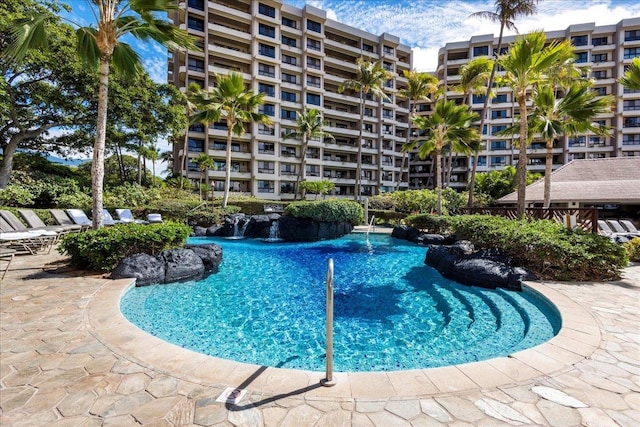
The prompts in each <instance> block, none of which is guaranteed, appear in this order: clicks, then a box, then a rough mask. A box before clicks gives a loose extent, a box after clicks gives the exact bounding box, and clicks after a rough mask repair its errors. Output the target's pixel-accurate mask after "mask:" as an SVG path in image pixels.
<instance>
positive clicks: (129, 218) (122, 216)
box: [116, 209, 147, 224]
mask: <svg viewBox="0 0 640 427" xmlns="http://www.w3.org/2000/svg"><path fill="white" fill-rule="evenodd" d="M116 216H117V217H118V219H119V220H120V222H123V223H128V222H134V223H136V224H146V223H147V221H145V220H143V219H135V218H134V217H133V213H132V212H131V209H116Z"/></svg>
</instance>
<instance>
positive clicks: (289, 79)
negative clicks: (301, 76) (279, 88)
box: [282, 73, 298, 84]
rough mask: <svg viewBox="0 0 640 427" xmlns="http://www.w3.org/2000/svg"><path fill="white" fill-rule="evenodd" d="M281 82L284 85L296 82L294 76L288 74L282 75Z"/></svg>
mask: <svg viewBox="0 0 640 427" xmlns="http://www.w3.org/2000/svg"><path fill="white" fill-rule="evenodd" d="M282 81H283V82H285V83H293V84H296V82H297V81H298V80H297V78H296V76H294V75H293V74H289V73H282Z"/></svg>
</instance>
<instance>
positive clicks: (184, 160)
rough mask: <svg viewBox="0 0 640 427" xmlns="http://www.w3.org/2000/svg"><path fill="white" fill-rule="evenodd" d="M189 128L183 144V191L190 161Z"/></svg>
mask: <svg viewBox="0 0 640 427" xmlns="http://www.w3.org/2000/svg"><path fill="white" fill-rule="evenodd" d="M188 141H189V128H187V131H186V132H185V134H184V142H183V143H182V157H180V189H181V190H182V189H183V188H184V180H185V179H187V177H186V170H187V161H188V159H189V156H188V155H187V149H188V147H189V142H188ZM179 152H180V150H178V153H179Z"/></svg>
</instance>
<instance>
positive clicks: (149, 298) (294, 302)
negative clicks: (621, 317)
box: [121, 234, 561, 372]
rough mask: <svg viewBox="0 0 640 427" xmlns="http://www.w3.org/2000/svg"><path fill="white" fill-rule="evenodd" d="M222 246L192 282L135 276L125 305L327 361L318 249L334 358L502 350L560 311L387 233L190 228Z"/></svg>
mask: <svg viewBox="0 0 640 427" xmlns="http://www.w3.org/2000/svg"><path fill="white" fill-rule="evenodd" d="M198 242H200V243H212V242H213V243H217V244H219V245H220V246H222V248H223V262H222V264H221V265H220V270H219V272H218V273H216V274H214V275H211V276H210V277H209V278H208V279H206V280H203V281H198V282H186V283H179V284H171V285H159V286H147V287H139V288H132V289H131V290H130V291H129V292H127V293H126V294H125V295H124V297H123V299H122V301H121V310H122V312H123V314H124V315H125V317H127V318H128V319H129V320H130V321H131V322H132V323H134V324H136V325H137V326H139V327H140V328H142V329H143V330H145V331H147V332H149V333H151V334H153V335H156V336H158V337H160V338H162V339H165V340H167V341H169V342H172V343H174V344H177V345H180V346H182V347H185V348H189V349H192V350H195V351H198V352H201V353H204V354H209V355H212V356H216V357H221V358H226V359H232V360H236V361H239V362H246V363H253V364H258V365H265V366H275V367H285V368H295V369H307V370H312V371H322V370H324V364H325V359H324V357H325V287H326V260H327V259H328V258H330V257H331V258H333V259H334V263H335V279H334V289H335V294H334V301H335V303H334V369H335V371H343V372H344V371H389V370H403V369H415V368H428V367H437V366H444V365H452V364H458V363H464V362H471V361H477V360H483V359H488V358H492V357H498V356H506V355H508V354H510V353H513V352H515V351H519V350H522V349H525V348H529V347H532V346H535V345H537V344H540V343H542V342H544V341H547V340H549V339H550V338H552V337H553V336H554V335H555V334H556V333H557V332H558V331H559V329H560V325H561V320H560V316H559V314H558V312H557V310H556V309H555V307H553V305H552V304H551V303H550V302H548V301H547V300H546V299H544V298H543V297H541V296H539V295H538V294H537V293H535V292H534V291H532V290H528V289H527V290H525V291H523V292H513V291H507V290H503V289H498V290H488V289H480V288H473V287H467V286H463V285H460V284H457V283H455V282H452V281H449V280H446V279H443V278H442V277H441V276H440V274H439V273H438V272H436V271H435V270H434V269H432V268H431V267H428V266H426V265H424V257H425V253H426V248H424V247H420V246H416V245H414V244H412V243H409V242H406V241H403V240H398V239H394V238H391V237H389V236H383V235H370V236H369V237H368V238H367V236H365V235H364V234H352V235H349V236H345V237H342V238H340V239H336V240H330V241H322V242H313V243H295V244H294V243H265V242H262V241H260V240H225V239H218V238H196V239H190V243H198Z"/></svg>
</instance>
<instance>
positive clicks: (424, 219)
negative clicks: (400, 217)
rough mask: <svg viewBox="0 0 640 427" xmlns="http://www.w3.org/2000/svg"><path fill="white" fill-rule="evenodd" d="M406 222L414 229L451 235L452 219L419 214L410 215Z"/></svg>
mask: <svg viewBox="0 0 640 427" xmlns="http://www.w3.org/2000/svg"><path fill="white" fill-rule="evenodd" d="M405 222H406V223H407V225H410V226H412V227H414V228H417V229H418V230H421V231H426V232H428V233H438V234H446V233H449V232H450V231H451V230H450V228H451V227H450V223H451V217H450V216H443V215H431V214H417V215H409V216H408V217H407V218H406V219H405Z"/></svg>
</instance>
